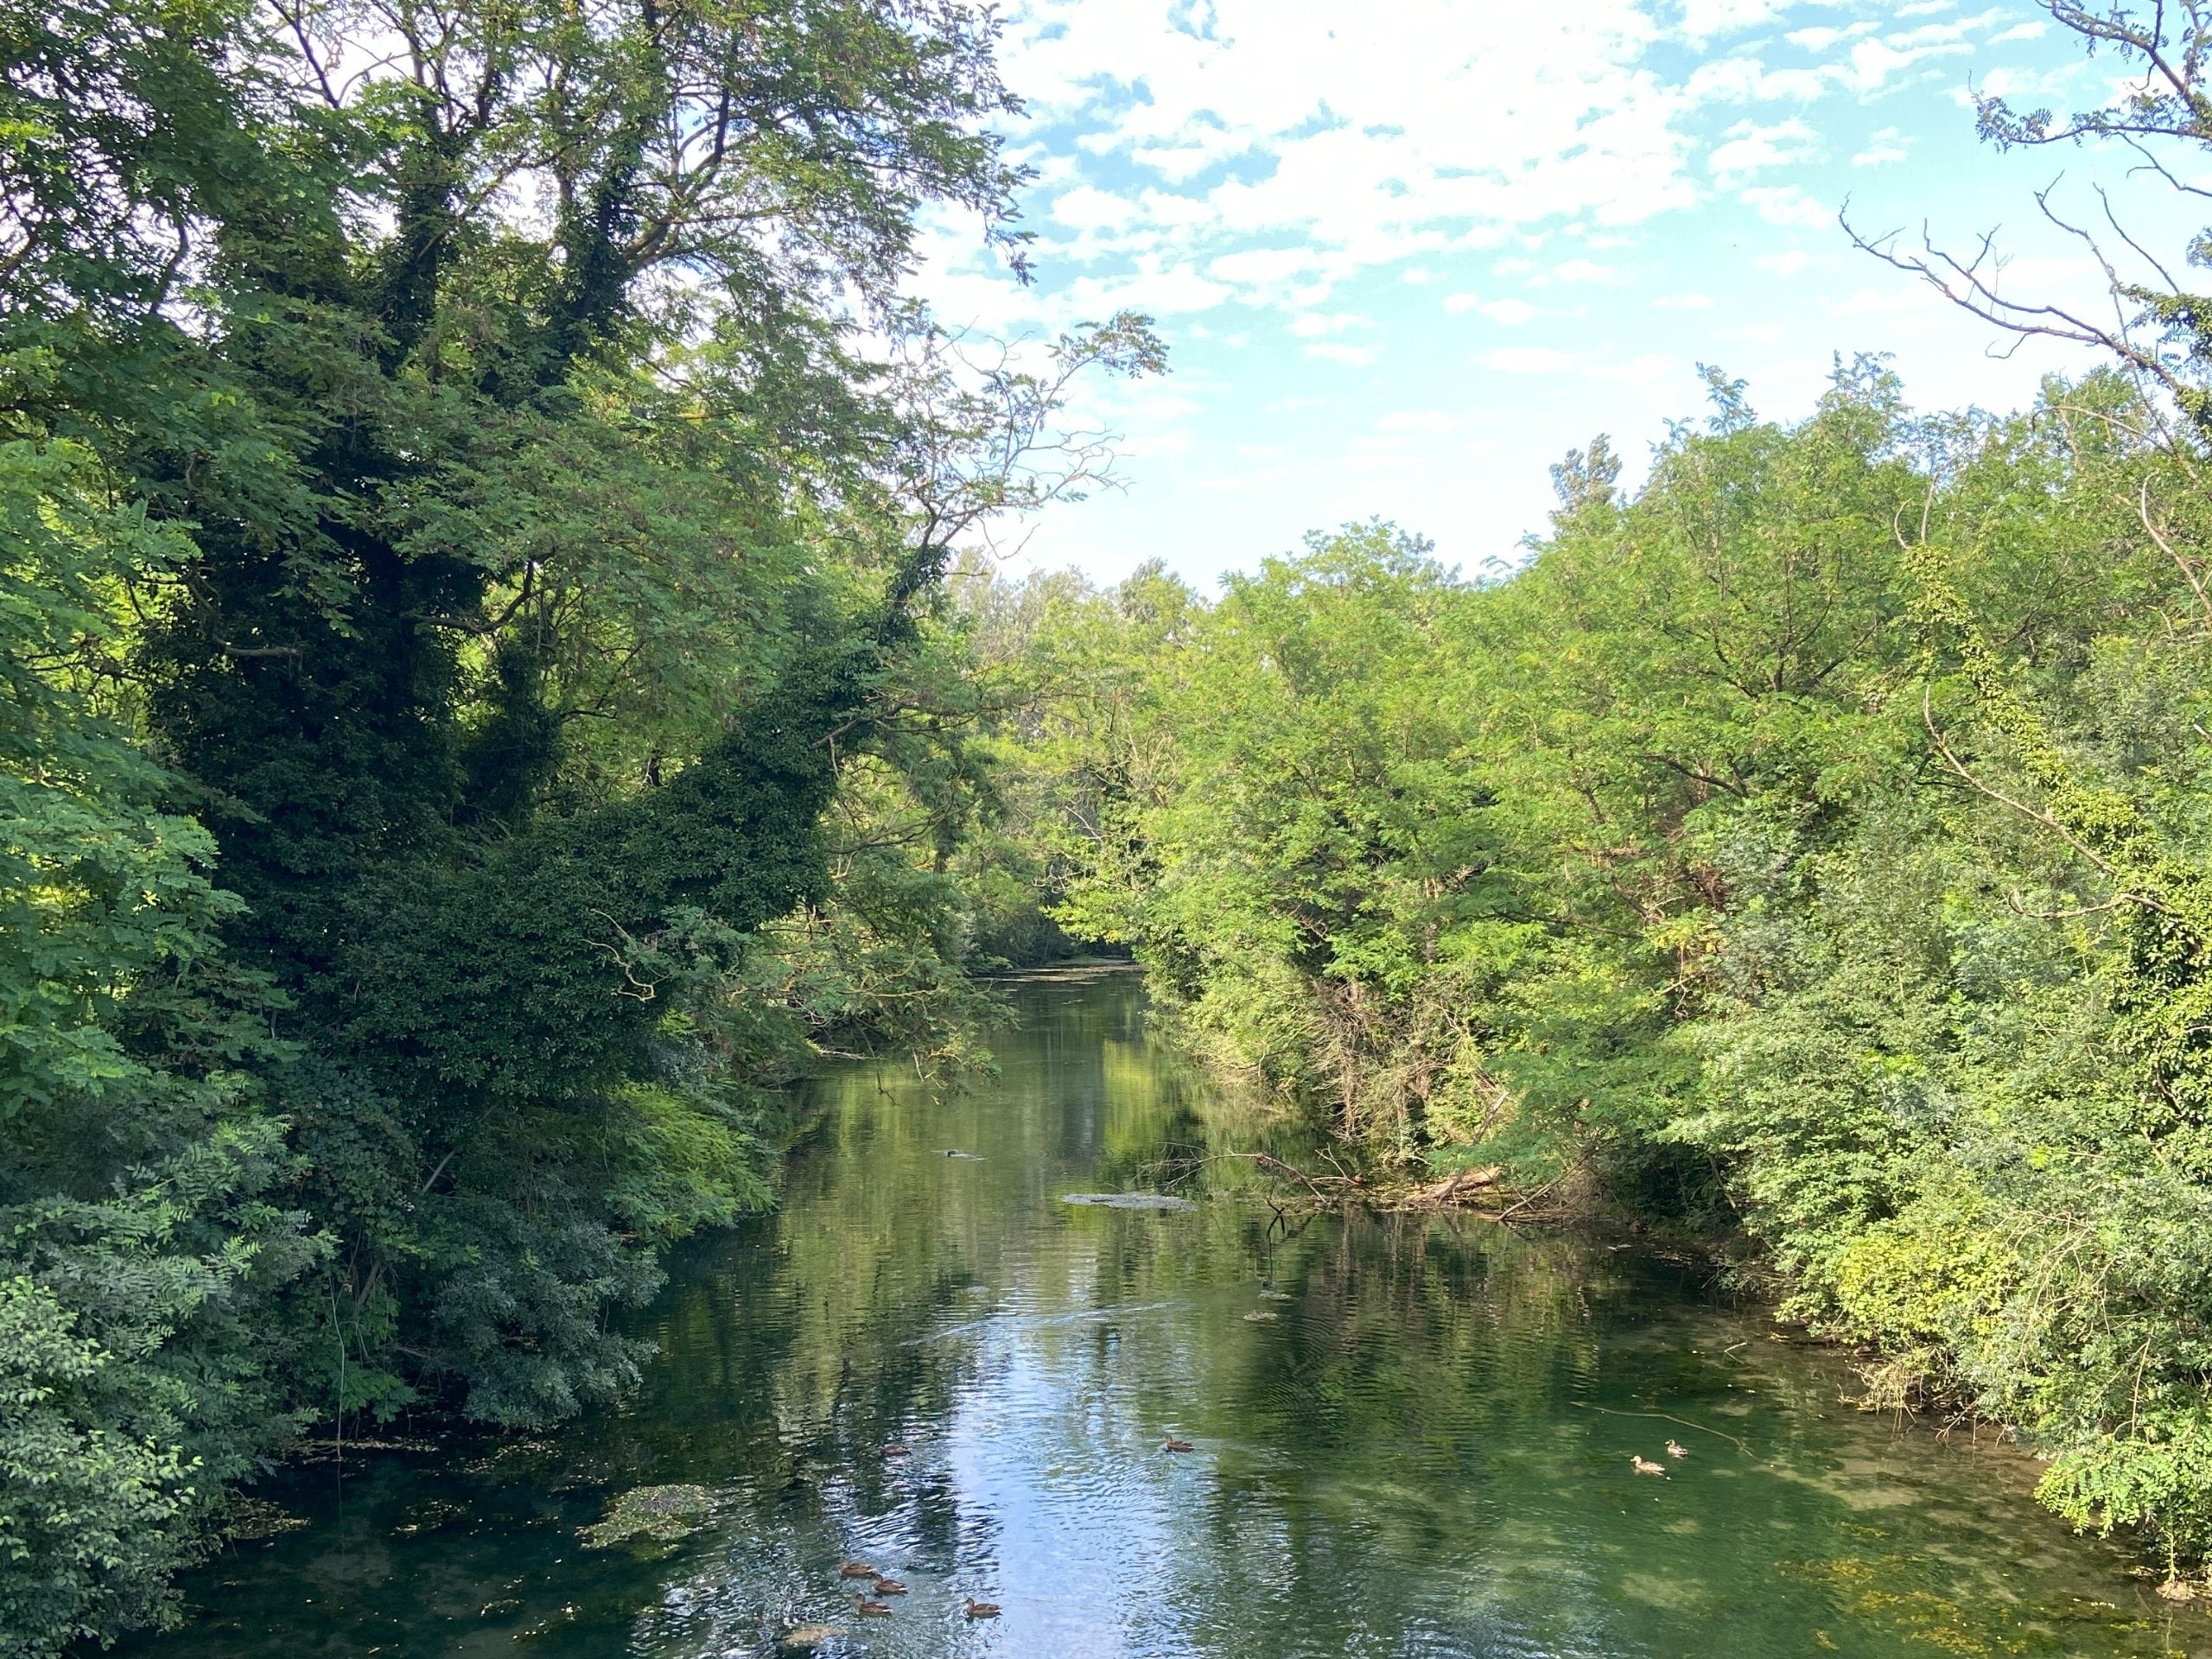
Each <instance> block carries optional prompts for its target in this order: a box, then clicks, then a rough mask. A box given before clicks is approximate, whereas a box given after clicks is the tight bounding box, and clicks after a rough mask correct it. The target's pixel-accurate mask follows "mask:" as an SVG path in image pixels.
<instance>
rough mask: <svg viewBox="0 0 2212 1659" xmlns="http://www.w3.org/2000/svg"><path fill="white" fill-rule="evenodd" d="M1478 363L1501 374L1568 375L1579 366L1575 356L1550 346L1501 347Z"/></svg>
mask: <svg viewBox="0 0 2212 1659" xmlns="http://www.w3.org/2000/svg"><path fill="white" fill-rule="evenodd" d="M1477 361H1478V362H1479V363H1480V364H1481V365H1482V366H1483V367H1484V368H1486V369H1492V370H1495V371H1496V372H1498V373H1499V374H1566V373H1568V372H1571V371H1572V370H1573V369H1574V368H1575V367H1576V366H1577V365H1576V359H1575V358H1574V357H1573V354H1571V353H1567V352H1561V351H1554V349H1553V348H1552V347H1550V346H1496V347H1494V348H1493V349H1491V350H1490V351H1487V352H1484V353H1483V354H1482V356H1481V357H1480V358H1479V359H1477Z"/></svg>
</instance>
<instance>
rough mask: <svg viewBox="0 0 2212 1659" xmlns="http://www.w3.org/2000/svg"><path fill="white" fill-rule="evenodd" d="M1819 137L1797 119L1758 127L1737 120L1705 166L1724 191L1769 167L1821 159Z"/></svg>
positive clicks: (1722, 137) (1790, 165)
mask: <svg viewBox="0 0 2212 1659" xmlns="http://www.w3.org/2000/svg"><path fill="white" fill-rule="evenodd" d="M1820 158H1821V136H1820V134H1818V133H1816V132H1815V131H1814V130H1812V128H1810V127H1808V126H1807V125H1806V124H1804V123H1803V122H1802V121H1801V120H1799V119H1798V118H1796V116H1794V115H1793V116H1791V117H1790V118H1789V119H1787V120H1785V121H1777V122H1776V123H1775V124H1773V125H1771V126H1764V127H1763V126H1761V125H1759V124H1758V123H1757V122H1754V121H1738V123H1737V124H1735V125H1734V126H1732V127H1731V128H1729V129H1728V130H1727V131H1726V132H1725V133H1723V134H1722V135H1721V143H1719V145H1717V146H1716V147H1715V148H1714V149H1713V154H1712V155H1711V156H1707V158H1706V163H1705V164H1706V166H1707V168H1709V169H1710V170H1711V172H1712V174H1713V178H1714V179H1715V180H1717V181H1719V183H1720V185H1721V186H1722V187H1723V188H1727V187H1729V186H1732V185H1736V184H1740V183H1742V182H1743V181H1745V180H1746V179H1749V178H1751V176H1752V175H1755V174H1758V173H1760V172H1763V171H1764V170H1765V169H1766V168H1772V167H1796V166H1802V165H1803V164H1804V163H1806V162H1816V161H1818V160H1819V159H1820Z"/></svg>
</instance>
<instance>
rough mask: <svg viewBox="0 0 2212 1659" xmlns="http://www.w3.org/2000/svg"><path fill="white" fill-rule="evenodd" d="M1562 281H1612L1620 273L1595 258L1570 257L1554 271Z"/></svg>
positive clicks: (1553, 273) (1616, 278)
mask: <svg viewBox="0 0 2212 1659" xmlns="http://www.w3.org/2000/svg"><path fill="white" fill-rule="evenodd" d="M1552 275H1553V276H1554V277H1557V278H1558V279H1559V280H1560V282H1562V283H1612V282H1615V281H1617V280H1618V278H1619V277H1620V273H1619V272H1618V271H1617V270H1614V269H1613V268H1612V267H1611V265H1601V264H1599V263H1598V262H1597V261H1596V260H1594V259H1569V260H1568V261H1567V262H1566V263H1565V264H1562V265H1560V267H1559V268H1558V269H1557V270H1554V271H1553V272H1552Z"/></svg>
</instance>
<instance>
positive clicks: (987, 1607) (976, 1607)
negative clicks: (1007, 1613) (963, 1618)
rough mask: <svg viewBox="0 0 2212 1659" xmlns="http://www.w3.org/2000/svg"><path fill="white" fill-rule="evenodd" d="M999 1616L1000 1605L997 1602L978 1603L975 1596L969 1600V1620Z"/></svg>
mask: <svg viewBox="0 0 2212 1659" xmlns="http://www.w3.org/2000/svg"><path fill="white" fill-rule="evenodd" d="M998 1616H999V1605H998V1603H996V1602H995V1601H978V1600H976V1598H975V1597H973V1596H970V1597H969V1598H968V1617H969V1618H997V1617H998Z"/></svg>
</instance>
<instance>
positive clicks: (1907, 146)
mask: <svg viewBox="0 0 2212 1659" xmlns="http://www.w3.org/2000/svg"><path fill="white" fill-rule="evenodd" d="M1911 158H1912V140H1911V139H1910V138H1909V137H1906V136H1905V132H1904V129H1903V128H1902V127H1884V128H1883V129H1882V130H1880V131H1879V132H1878V133H1876V134H1875V135H1874V136H1873V137H1871V138H1869V139H1868V140H1867V141H1866V149H1862V150H1860V151H1859V153H1858V154H1857V155H1855V156H1853V157H1852V158H1851V164H1852V165H1853V167H1887V166H1888V165H1889V164H1890V163H1891V162H1904V161H1910V159H1911Z"/></svg>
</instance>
